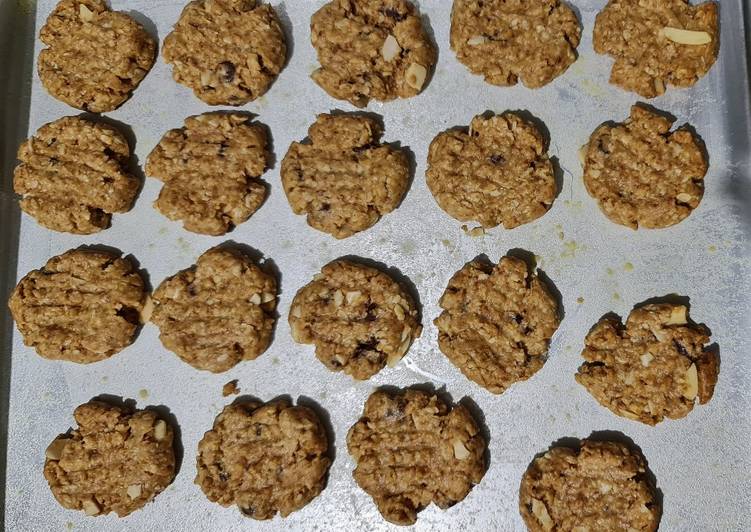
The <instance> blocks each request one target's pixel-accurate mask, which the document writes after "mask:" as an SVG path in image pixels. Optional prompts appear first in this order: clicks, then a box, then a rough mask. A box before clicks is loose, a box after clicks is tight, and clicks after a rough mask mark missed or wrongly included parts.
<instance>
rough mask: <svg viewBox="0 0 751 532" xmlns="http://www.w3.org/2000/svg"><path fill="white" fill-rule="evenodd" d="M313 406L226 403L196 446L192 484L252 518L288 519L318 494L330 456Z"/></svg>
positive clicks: (223, 504)
mask: <svg viewBox="0 0 751 532" xmlns="http://www.w3.org/2000/svg"><path fill="white" fill-rule="evenodd" d="M327 452H328V439H327V437H326V432H325V430H324V429H323V425H322V424H321V421H320V420H319V418H318V416H317V415H316V413H315V412H313V410H311V409H309V408H307V407H304V406H290V405H289V404H288V403H287V402H286V401H274V402H271V403H266V404H262V403H258V402H244V403H236V404H232V405H229V406H227V407H225V408H224V410H222V412H221V414H219V416H217V418H216V420H215V421H214V427H213V428H212V429H211V430H210V431H208V432H207V433H206V434H204V436H203V439H202V440H201V442H200V443H199V444H198V459H197V461H196V469H197V470H198V474H197V475H196V479H195V483H196V484H198V485H199V486H200V487H201V489H202V490H203V492H204V493H205V494H206V497H208V499H209V500H211V501H213V502H216V503H219V504H221V505H222V506H225V507H226V506H230V505H236V506H237V507H238V508H239V509H240V511H241V512H242V513H243V514H244V515H246V516H248V517H252V518H253V519H259V520H261V519H271V518H272V517H274V516H275V515H276V514H277V512H278V513H280V514H281V516H282V517H287V516H288V515H289V514H291V513H292V512H294V511H296V510H299V509H300V508H302V507H303V506H305V505H306V504H308V503H309V502H310V501H312V500H313V499H314V498H316V497H317V496H318V494H320V493H321V491H322V490H323V488H324V486H325V484H326V474H327V472H328V469H329V466H330V465H331V460H330V459H329V458H328V457H327V456H326V453H327Z"/></svg>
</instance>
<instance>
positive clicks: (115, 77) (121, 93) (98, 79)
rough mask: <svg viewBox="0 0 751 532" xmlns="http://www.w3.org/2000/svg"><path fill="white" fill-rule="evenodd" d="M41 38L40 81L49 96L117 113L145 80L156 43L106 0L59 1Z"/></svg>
mask: <svg viewBox="0 0 751 532" xmlns="http://www.w3.org/2000/svg"><path fill="white" fill-rule="evenodd" d="M39 38H40V39H41V40H42V42H43V43H44V44H45V45H46V46H47V48H44V49H43V50H42V51H41V52H39V60H38V62H37V70H38V72H39V79H40V80H41V82H42V85H44V88H45V89H47V92H49V93H50V94H51V95H52V96H54V97H55V98H57V99H58V100H60V101H63V102H65V103H67V104H68V105H71V106H73V107H75V108H77V109H81V110H83V111H90V112H92V113H104V112H107V111H112V110H114V109H117V108H118V107H120V105H122V104H123V103H124V102H125V101H126V100H128V98H130V96H131V94H132V93H133V91H134V90H135V89H136V87H138V84H139V83H141V80H142V79H143V78H144V77H146V74H148V72H149V70H151V67H152V66H153V65H154V61H155V59H156V41H155V40H154V39H153V38H152V37H151V35H149V34H148V33H147V32H146V30H144V29H143V26H141V25H140V24H139V23H138V22H136V21H135V20H133V19H132V18H131V17H130V16H129V15H127V14H126V13H122V12H120V11H110V10H109V8H108V7H107V3H106V2H105V1H104V0H62V1H61V2H60V3H58V4H57V7H55V9H54V10H53V11H52V13H50V16H49V17H48V18H47V23H46V24H45V25H44V26H43V27H42V30H41V31H40V33H39Z"/></svg>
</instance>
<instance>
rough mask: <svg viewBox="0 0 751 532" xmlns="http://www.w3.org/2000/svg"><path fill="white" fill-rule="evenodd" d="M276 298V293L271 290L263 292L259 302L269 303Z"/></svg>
mask: <svg viewBox="0 0 751 532" xmlns="http://www.w3.org/2000/svg"><path fill="white" fill-rule="evenodd" d="M275 299H276V294H272V293H271V292H264V293H263V294H261V303H270V302H272V301H274V300H275Z"/></svg>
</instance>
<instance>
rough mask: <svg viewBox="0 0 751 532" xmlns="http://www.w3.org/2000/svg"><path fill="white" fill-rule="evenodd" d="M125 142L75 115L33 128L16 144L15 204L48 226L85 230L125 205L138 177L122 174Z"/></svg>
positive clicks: (128, 205)
mask: <svg viewBox="0 0 751 532" xmlns="http://www.w3.org/2000/svg"><path fill="white" fill-rule="evenodd" d="M129 157H130V148H129V147H128V141H127V140H126V139H125V137H124V136H123V135H122V133H120V132H119V131H118V130H117V129H115V128H114V127H112V126H109V125H107V124H101V123H95V122H91V121H89V120H85V119H83V118H78V117H65V118H60V119H59V120H55V121H54V122H50V123H49V124H46V125H44V126H42V127H41V128H39V130H37V132H36V133H35V134H34V136H33V137H31V138H30V139H28V140H27V141H26V142H24V143H23V144H22V145H21V146H20V147H19V149H18V159H19V160H20V161H21V163H20V164H19V165H18V166H17V167H16V169H15V171H14V172H13V189H14V190H15V192H16V194H19V195H20V196H21V201H20V205H21V209H22V210H23V211H24V212H25V213H26V214H28V215H29V216H32V217H33V218H34V219H36V221H37V222H39V224H40V225H43V226H44V227H46V228H48V229H52V230H53V231H63V232H67V233H75V234H81V235H88V234H92V233H96V232H98V231H101V230H102V229H106V228H107V227H109V225H110V220H111V218H112V213H114V212H126V211H128V210H130V208H131V206H132V205H133V202H134V201H135V198H136V194H137V193H138V189H139V187H140V181H139V180H138V179H137V178H136V177H134V176H133V175H131V174H130V173H128V171H127V169H126V166H127V164H128V159H129Z"/></svg>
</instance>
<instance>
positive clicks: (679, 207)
mask: <svg viewBox="0 0 751 532" xmlns="http://www.w3.org/2000/svg"><path fill="white" fill-rule="evenodd" d="M672 123H673V120H670V119H668V118H665V117H664V116H662V115H660V114H658V113H656V112H653V111H651V110H649V109H647V108H645V107H642V106H640V105H634V106H633V107H631V116H630V118H628V119H627V120H626V121H625V122H623V123H621V124H612V123H606V124H604V125H602V126H600V127H599V128H597V130H595V132H594V133H592V136H591V137H590V139H589V144H587V145H586V146H584V147H583V148H582V153H583V155H584V157H583V159H584V162H583V164H584V185H585V186H586V187H587V192H589V195H590V196H592V197H593V198H595V199H596V200H597V202H598V204H599V206H600V209H601V210H602V212H603V213H604V214H605V216H607V217H608V218H610V220H611V221H613V222H615V223H617V224H621V225H625V226H627V227H631V228H632V229H637V228H639V227H645V228H652V229H654V228H662V227H668V226H671V225H674V224H677V223H678V222H680V221H681V220H683V219H684V218H686V217H687V216H688V215H689V214H691V212H692V211H693V210H694V209H695V208H696V207H698V206H699V202H700V201H701V199H702V196H703V195H704V175H705V174H706V173H707V166H708V163H707V158H706V156H705V153H704V150H703V148H702V145H701V144H700V143H701V141H700V140H699V139H698V137H697V136H696V135H694V134H693V133H692V132H691V131H690V130H689V129H688V128H687V127H685V126H684V127H680V128H678V129H676V130H675V131H672V132H671V131H670V125H671V124H672Z"/></svg>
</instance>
